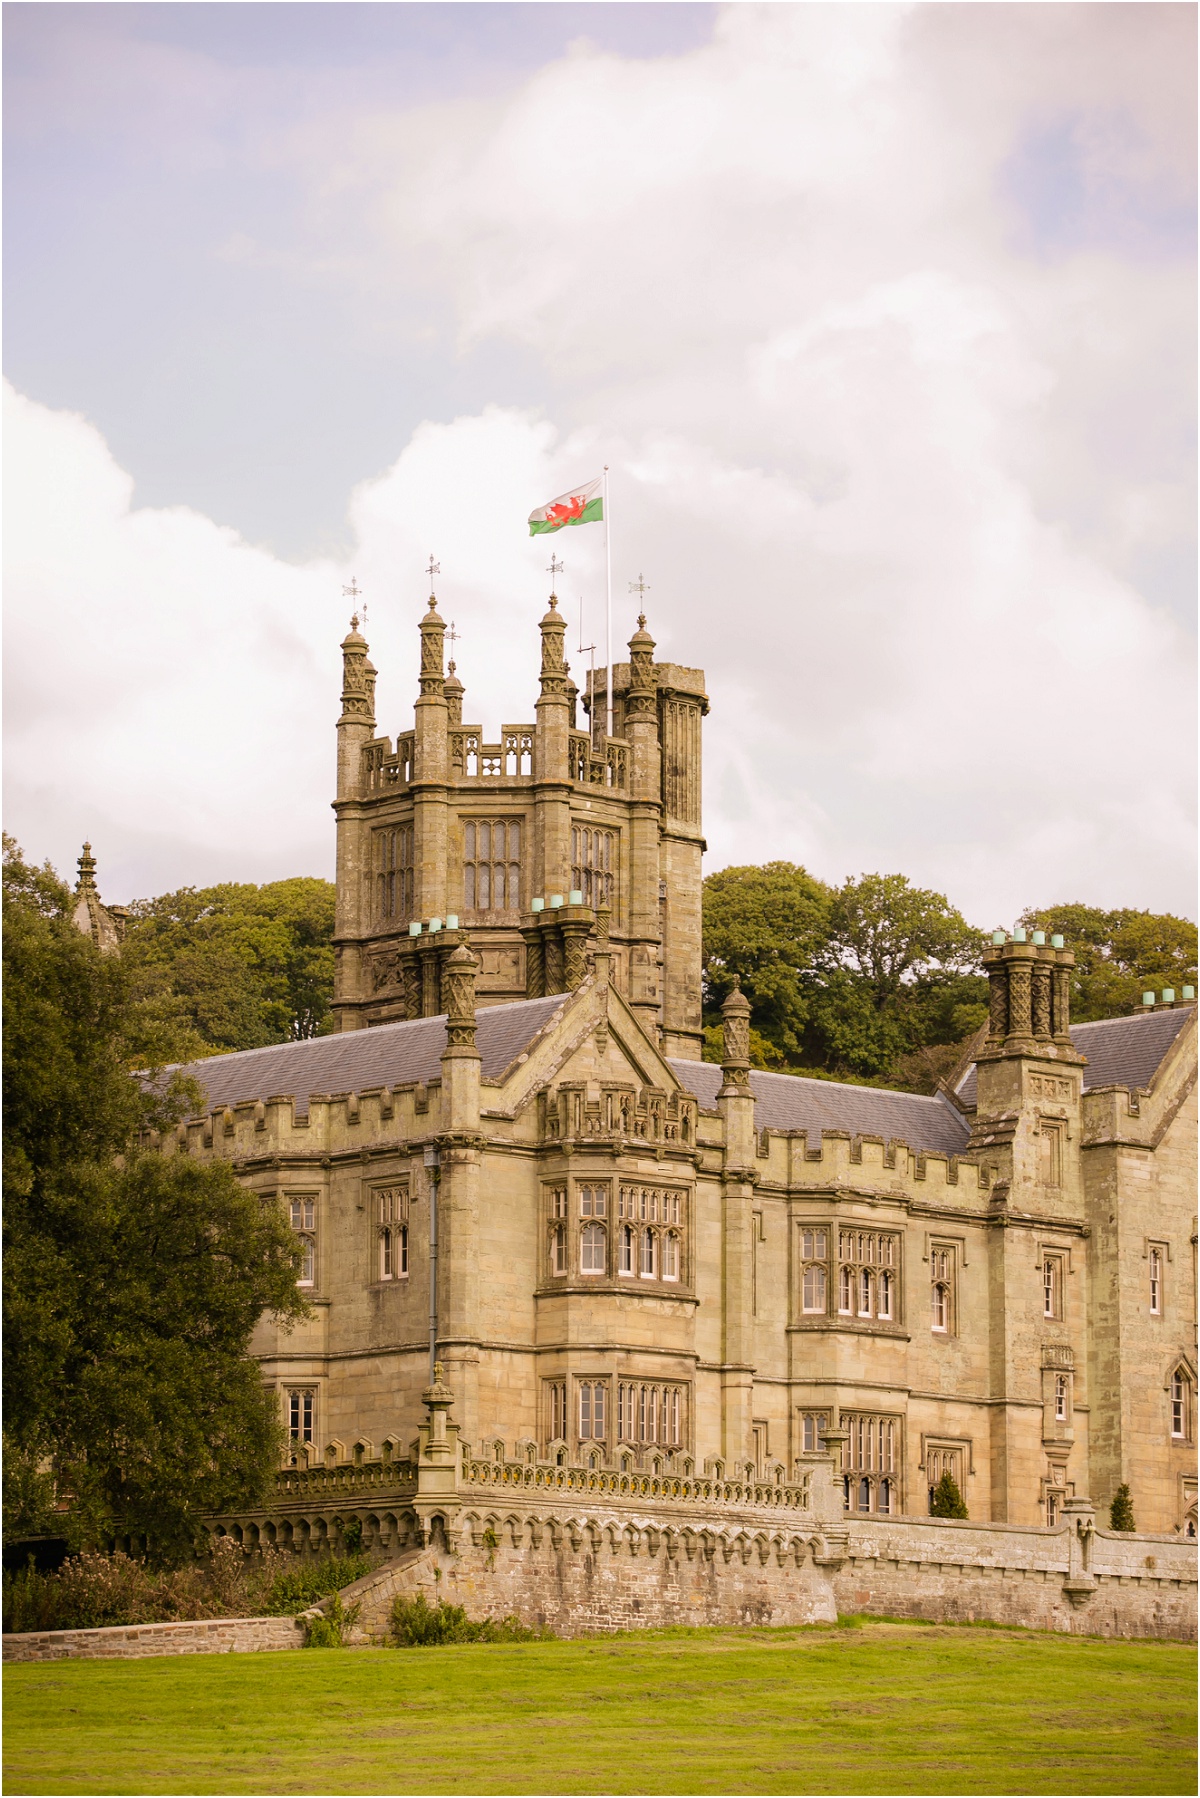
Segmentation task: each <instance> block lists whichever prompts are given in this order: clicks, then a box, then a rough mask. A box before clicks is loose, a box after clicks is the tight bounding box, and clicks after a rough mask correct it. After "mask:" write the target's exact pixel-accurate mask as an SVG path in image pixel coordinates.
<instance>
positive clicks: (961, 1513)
mask: <svg viewBox="0 0 1200 1798" xmlns="http://www.w3.org/2000/svg"><path fill="white" fill-rule="evenodd" d="M929 1515H930V1516H931V1517H966V1516H967V1515H968V1511H967V1501H966V1499H965V1498H964V1497H963V1495H962V1493H961V1492H960V1491H959V1489H958V1481H957V1480H956V1479H955V1477H954V1475H953V1474H952V1473H944V1474H943V1475H942V1477H941V1479H940V1480H939V1481H938V1483H937V1485H936V1486H935V1487H934V1489H933V1497H932V1498H931V1499H930V1501H929Z"/></svg>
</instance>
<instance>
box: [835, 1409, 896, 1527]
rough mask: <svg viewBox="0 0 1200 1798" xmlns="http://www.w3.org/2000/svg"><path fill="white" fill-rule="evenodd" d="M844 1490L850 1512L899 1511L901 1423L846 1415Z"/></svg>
mask: <svg viewBox="0 0 1200 1798" xmlns="http://www.w3.org/2000/svg"><path fill="white" fill-rule="evenodd" d="M842 1428H843V1429H844V1430H846V1431H847V1436H846V1440H845V1442H844V1443H843V1444H842V1490H843V1494H844V1499H845V1505H846V1509H847V1510H848V1511H880V1512H890V1511H897V1510H899V1508H900V1505H899V1485H898V1479H897V1476H898V1472H899V1451H900V1419H899V1418H898V1417H886V1416H880V1415H878V1414H877V1413H874V1412H843V1413H842Z"/></svg>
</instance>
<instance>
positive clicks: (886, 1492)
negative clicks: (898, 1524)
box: [879, 1480, 892, 1511]
mask: <svg viewBox="0 0 1200 1798" xmlns="http://www.w3.org/2000/svg"><path fill="white" fill-rule="evenodd" d="M891 1508H892V1482H891V1480H880V1482H879V1509H880V1510H881V1511H890V1510H891Z"/></svg>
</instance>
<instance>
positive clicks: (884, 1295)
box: [879, 1273, 895, 1317]
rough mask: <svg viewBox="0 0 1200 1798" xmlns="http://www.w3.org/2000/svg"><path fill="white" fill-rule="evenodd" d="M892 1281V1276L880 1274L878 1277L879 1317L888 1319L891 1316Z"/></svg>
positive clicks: (893, 1277)
mask: <svg viewBox="0 0 1200 1798" xmlns="http://www.w3.org/2000/svg"><path fill="white" fill-rule="evenodd" d="M894 1279H895V1275H894V1274H889V1273H882V1274H880V1276H879V1315H880V1317H890V1316H891V1315H892V1287H893V1282H894Z"/></svg>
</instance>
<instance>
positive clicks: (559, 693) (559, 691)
mask: <svg viewBox="0 0 1200 1798" xmlns="http://www.w3.org/2000/svg"><path fill="white" fill-rule="evenodd" d="M539 628H540V630H541V633H542V674H541V682H542V695H543V697H544V698H545V697H548V696H551V695H553V697H554V698H556V699H562V698H565V697H566V692H567V665H566V662H565V660H564V659H563V643H564V641H565V639H566V634H567V624H566V620H565V618H564V617H563V615H562V613H561V612H560V611H559V609H558V600H557V598H556V597H555V595H554V594H553V593H552V594H551V595H550V610H549V611H548V612H547V613H546V614H545V615H544V617H543V618H542V621H541V625H540V627H539Z"/></svg>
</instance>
